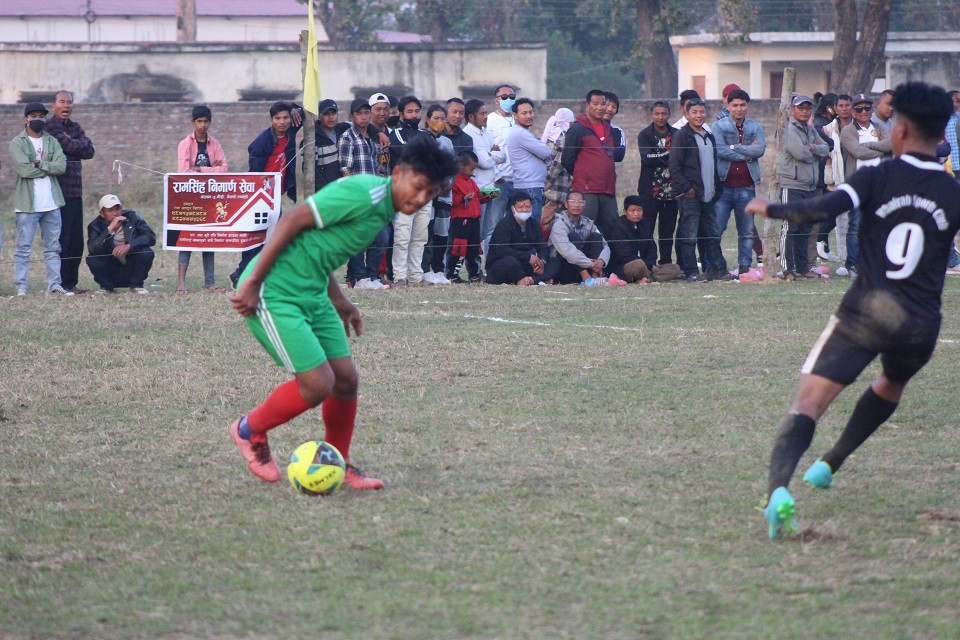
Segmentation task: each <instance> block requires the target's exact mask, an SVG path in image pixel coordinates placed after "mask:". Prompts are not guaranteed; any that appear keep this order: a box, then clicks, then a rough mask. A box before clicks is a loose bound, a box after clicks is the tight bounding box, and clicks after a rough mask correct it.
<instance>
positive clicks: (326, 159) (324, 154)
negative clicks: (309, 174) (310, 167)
mask: <svg viewBox="0 0 960 640" xmlns="http://www.w3.org/2000/svg"><path fill="white" fill-rule="evenodd" d="M339 111H340V109H339V108H338V107H337V103H336V102H335V101H334V100H331V99H329V98H327V99H326V100H321V101H320V105H319V106H318V107H317V113H318V114H320V117H319V118H317V127H316V129H315V133H314V143H315V146H316V152H317V155H316V159H315V160H316V168H315V169H314V174H313V176H314V178H313V179H314V183H313V185H314V191H320V189H323V188H324V187H325V186H327V185H328V184H330V183H331V182H333V181H334V180H337V179H339V178H340V176H342V175H343V174H342V173H340V157H339V156H338V155H337V142H338V141H339V140H340V134H341V133H343V130H344V129H346V126H347V125H346V124H345V123H344V126H343V128H341V127H338V126H337V125H338V124H339V120H340V113H339Z"/></svg>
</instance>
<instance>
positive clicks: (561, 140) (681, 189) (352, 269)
mask: <svg viewBox="0 0 960 640" xmlns="http://www.w3.org/2000/svg"><path fill="white" fill-rule="evenodd" d="M722 96H723V103H724V107H723V109H722V110H721V111H720V112H719V113H718V114H717V115H716V117H715V119H714V121H713V122H712V123H711V124H708V123H707V122H706V119H707V112H706V104H705V102H704V100H703V99H702V98H701V97H700V96H699V94H697V92H696V91H694V90H692V89H687V90H684V91H682V92H681V93H680V95H679V102H678V104H677V109H678V112H679V113H678V114H673V113H672V106H673V105H672V101H668V100H657V101H655V102H654V103H653V105H652V107H651V108H650V119H651V122H650V125H649V126H647V127H646V128H644V129H643V130H642V131H639V132H638V133H637V137H636V140H637V146H638V151H639V155H640V158H641V170H640V175H639V177H638V180H637V193H636V195H631V196H629V197H627V198H626V199H625V200H624V201H623V202H622V203H620V202H618V201H617V199H616V194H617V178H618V175H617V173H618V172H617V163H620V162H622V161H623V159H624V157H625V155H626V149H627V136H626V134H625V133H624V131H623V130H622V129H621V128H620V127H618V126H616V125H614V124H613V120H614V118H616V116H617V114H618V112H619V110H620V101H619V98H618V97H617V96H616V94H614V93H612V92H609V91H602V90H599V89H594V90H591V91H589V92H588V93H587V94H586V97H585V99H584V102H583V104H582V106H581V105H576V107H577V108H575V109H570V108H561V109H559V110H557V111H556V113H555V114H554V115H553V116H551V117H550V119H549V120H548V121H547V123H546V126H545V127H544V129H543V131H542V132H537V131H534V130H533V123H534V116H535V113H536V104H535V103H534V102H533V101H532V100H530V99H529V98H524V97H518V96H517V92H516V90H515V89H514V88H513V87H512V86H510V85H509V84H504V85H501V86H499V87H497V88H496V90H495V92H494V95H493V96H492V99H491V104H490V106H488V105H487V104H486V103H485V102H483V101H481V100H468V101H466V102H465V101H464V100H462V99H461V98H458V97H453V98H450V99H449V100H447V101H446V102H445V103H443V104H440V103H437V104H430V105H426V107H425V106H424V104H423V103H422V102H421V101H420V100H419V99H418V98H417V97H415V96H404V97H402V98H399V99H398V98H396V97H393V96H389V95H386V94H385V93H375V94H373V95H372V96H370V98H369V99H366V98H360V99H356V100H354V101H353V102H352V103H351V104H350V105H349V113H348V117H347V118H345V119H341V111H340V105H338V104H337V103H336V102H335V101H334V100H329V99H326V100H323V101H321V102H320V103H319V105H318V114H319V115H318V117H317V120H316V128H315V139H314V145H313V147H312V153H311V155H312V157H313V159H314V171H315V173H314V176H315V182H314V185H313V187H314V188H315V189H316V190H319V189H322V188H323V187H324V186H325V185H327V184H329V183H330V182H332V181H334V180H337V179H339V178H340V177H343V176H349V175H353V174H356V173H369V174H374V175H378V176H387V175H389V173H390V171H391V169H392V167H393V166H395V165H396V163H397V161H398V159H399V157H400V155H401V153H402V152H403V148H404V145H406V144H407V143H408V142H409V141H410V140H411V139H413V138H414V137H417V136H427V137H429V139H430V140H432V141H433V142H434V143H435V144H436V145H437V146H438V148H440V149H445V150H447V151H450V152H452V153H453V154H455V155H456V156H457V157H458V159H459V161H460V166H461V171H460V174H459V175H458V176H457V179H456V181H455V183H454V184H453V187H452V189H451V190H450V191H448V192H446V193H442V194H440V195H439V196H438V197H437V198H435V199H434V200H433V202H431V203H429V204H428V205H426V206H425V207H424V208H423V209H422V210H421V211H419V212H417V213H416V214H415V215H413V216H397V218H396V220H395V221H394V223H393V224H392V225H388V226H387V227H385V228H384V229H383V231H382V232H381V234H379V235H378V236H377V238H376V239H375V240H374V241H373V243H372V244H371V245H370V247H368V248H367V249H366V250H365V251H364V252H363V253H361V254H358V255H357V256H355V257H354V258H353V259H351V260H350V262H349V264H348V266H347V275H346V284H347V286H349V287H354V288H358V289H378V290H385V289H390V288H402V287H405V286H410V285H418V284H432V285H449V284H461V283H478V282H487V283H490V284H516V285H532V284H569V283H580V284H593V283H599V282H606V281H607V277H609V278H610V280H611V281H613V282H617V283H620V282H622V281H626V282H631V283H646V282H651V281H664V280H671V279H682V280H685V281H687V282H697V281H701V280H730V279H738V278H739V279H741V280H743V279H744V278H745V276H748V275H749V274H751V272H752V271H754V270H755V267H762V266H764V262H763V259H764V247H763V246H762V244H761V242H760V238H759V236H758V234H757V231H756V229H755V226H754V222H753V218H752V217H751V216H749V215H747V214H746V212H745V207H746V204H747V202H749V201H750V200H751V199H752V198H753V197H754V196H755V195H756V190H757V187H758V186H759V185H760V184H761V172H760V163H759V160H760V158H761V157H763V156H764V155H765V153H766V152H767V143H766V137H767V136H766V132H765V131H764V128H763V126H762V124H761V123H760V122H759V121H757V120H755V119H751V118H750V117H749V111H750V106H749V105H750V96H749V95H748V94H747V92H746V91H744V90H742V89H741V88H740V87H739V86H737V85H736V84H729V85H727V86H726V87H724V89H723V92H722ZM891 96H892V92H891V91H884V92H883V93H881V94H880V95H879V96H877V97H873V96H870V95H866V94H862V93H860V94H856V95H853V96H851V95H848V94H834V93H827V94H824V95H821V94H817V95H816V96H814V97H810V96H807V95H803V94H795V95H793V97H792V100H791V104H790V109H789V120H788V122H787V126H786V131H785V135H784V144H783V148H782V151H781V152H780V154H779V156H778V157H777V158H775V159H773V160H774V165H775V167H776V180H777V183H778V185H779V187H780V189H781V193H780V194H779V196H780V198H781V199H782V201H783V202H791V201H795V200H800V199H806V198H812V197H815V196H816V195H819V194H821V193H823V192H824V191H828V190H835V189H837V188H839V187H840V185H842V184H843V183H844V181H846V180H847V179H849V177H850V175H851V174H852V173H853V172H854V171H856V170H857V169H859V168H860V167H863V166H869V165H871V164H876V163H879V162H882V161H883V160H884V159H887V158H889V157H890V156H891V145H890V131H891V128H892V125H893V119H894V118H895V117H896V114H895V113H894V112H893V108H892V106H891ZM951 96H952V98H953V101H954V107H955V113H954V115H953V118H952V119H951V120H950V123H949V125H948V127H947V130H946V131H945V132H944V142H943V144H942V145H941V148H940V149H938V152H940V153H941V156H942V157H941V158H940V160H941V162H943V163H945V165H946V169H947V170H948V171H950V172H951V173H952V168H953V167H957V166H958V165H960V149H958V144H957V140H958V137H960V91H953V92H951ZM72 109H73V95H72V94H71V93H70V92H69V91H60V92H58V93H57V94H56V97H55V100H54V102H53V105H52V111H53V113H52V114H50V111H48V110H47V108H46V107H45V106H44V105H43V104H41V103H30V104H28V105H26V107H25V109H24V118H23V129H24V130H23V132H22V133H20V134H19V135H18V136H17V137H16V138H14V140H13V141H12V142H11V143H10V156H11V159H12V161H13V165H14V169H15V171H16V173H17V184H16V187H15V190H14V207H15V215H16V226H17V234H16V251H15V257H14V286H15V287H16V294H17V295H26V294H27V292H28V284H27V273H28V269H29V262H30V254H31V248H32V244H33V240H34V237H35V235H36V230H37V228H38V227H39V229H40V233H41V239H42V245H43V260H44V265H45V270H46V280H47V293H48V294H56V295H75V294H78V293H83V292H84V290H83V289H81V288H79V287H78V281H79V280H78V270H79V265H80V261H81V260H82V256H83V244H84V242H83V231H82V226H83V205H82V202H83V200H82V199H83V191H82V180H81V168H82V164H81V163H82V161H83V160H87V159H90V158H92V157H93V155H94V146H93V143H92V142H91V140H90V139H89V138H88V137H87V136H86V134H85V133H84V131H83V128H82V127H81V126H80V125H79V124H78V123H77V122H75V121H73V120H71V117H70V116H71V113H72ZM578 112H579V113H578ZM48 115H49V117H48ZM673 115H678V116H679V117H678V119H676V120H675V121H674V122H673V124H670V120H671V117H672V116H673ZM305 117H307V114H306V113H305V111H304V109H303V108H302V107H301V106H300V105H297V104H295V103H292V102H277V103H274V104H273V105H272V106H271V107H270V109H269V118H270V126H269V127H268V128H266V129H264V130H263V131H262V132H261V133H260V134H259V135H257V136H256V137H255V138H254V139H253V141H252V142H251V143H250V145H249V147H248V162H247V167H246V168H247V169H248V170H249V171H252V172H277V173H279V174H281V181H282V185H281V191H282V193H283V194H284V204H285V206H289V205H290V204H292V203H293V202H295V201H296V193H297V188H296V186H297V185H296V179H297V176H296V173H297V172H296V170H295V167H296V163H295V162H294V160H295V158H296V156H297V153H298V146H299V145H298V142H297V133H298V131H299V130H300V128H301V127H302V126H303V120H304V118H305ZM212 121H213V113H212V111H211V110H210V108H209V107H207V106H205V105H197V106H196V107H194V109H193V111H192V114H191V124H192V131H190V133H189V134H188V135H187V136H186V137H185V138H184V139H183V140H182V141H181V142H180V144H179V146H178V148H177V171H179V172H192V171H195V172H201V173H203V172H226V171H228V170H229V168H230V166H231V164H230V163H229V161H228V159H227V157H226V155H225V153H224V150H223V147H222V145H221V144H220V143H219V142H218V141H217V139H216V138H215V137H214V136H213V135H212V134H211V132H210V129H211V125H212ZM307 148H308V149H310V147H309V145H308V146H307ZM234 168H235V170H236V167H235V163H234ZM621 205H622V206H621ZM731 214H733V219H734V223H735V225H736V241H735V242H736V256H737V258H736V268H729V267H728V264H727V261H726V258H725V256H724V252H723V250H722V247H721V239H722V238H723V237H724V234H725V232H726V229H727V227H728V225H729V221H730V217H731ZM859 222H860V212H859V210H858V209H854V210H852V211H849V212H847V213H844V214H843V215H841V216H839V217H837V218H836V219H835V220H830V221H828V222H824V223H821V224H820V225H819V227H817V226H813V227H811V226H809V225H790V224H788V223H786V222H784V223H783V226H782V230H781V234H780V242H779V246H777V247H775V248H772V249H771V248H768V250H769V251H768V255H769V253H770V252H772V253H774V254H775V258H773V259H770V260H768V261H767V265H766V266H767V268H774V269H776V270H777V274H778V275H779V276H780V277H782V278H784V279H787V280H800V279H803V280H806V279H820V278H824V277H828V275H831V274H832V273H835V274H836V275H839V276H850V277H856V275H857V268H858V258H859V255H858V254H859V243H858V230H859ZM831 231H834V234H835V244H834V246H833V248H831V243H830V232H831ZM2 242H3V236H2V231H0V246H2ZM155 242H156V234H155V233H154V232H153V230H152V229H150V227H149V225H147V223H146V222H145V221H144V220H143V219H142V218H141V217H140V216H138V215H137V214H136V212H135V211H132V210H129V209H123V208H122V205H121V203H120V200H119V198H117V196H115V195H112V194H107V195H104V196H103V197H102V198H101V199H100V207H99V212H98V214H97V215H96V216H95V217H94V218H93V220H92V222H90V223H89V225H88V227H87V243H86V244H87V248H88V257H87V260H86V262H87V264H88V266H89V268H90V270H91V273H92V275H93V277H94V280H95V282H96V283H97V284H98V285H99V287H100V291H101V292H112V291H114V290H115V289H117V288H118V287H129V288H130V289H132V290H134V291H137V292H139V293H147V291H146V290H145V289H144V288H143V286H144V285H143V283H144V281H145V279H146V277H147V274H148V272H149V269H150V267H151V265H152V262H153V251H152V249H151V247H152V246H153V245H154V244H155ZM258 250H259V249H252V250H248V251H244V252H242V254H241V257H240V262H239V265H238V266H237V269H236V270H235V271H234V272H233V273H232V274H231V275H230V280H231V282H232V283H233V284H234V285H235V284H236V281H237V278H238V277H239V275H240V274H241V273H242V271H243V269H244V268H245V266H246V265H247V264H248V263H249V261H250V260H251V259H252V258H253V257H254V256H255V255H256V253H257V251H258ZM191 253H192V252H190V251H181V252H180V253H179V257H178V274H177V275H178V279H177V289H176V291H177V293H186V292H187V287H186V273H187V269H188V266H189V263H190V256H191ZM674 254H675V255H676V263H675V264H674V262H673V259H674ZM202 259H203V267H204V274H203V275H204V279H203V282H204V287H205V288H207V289H210V290H215V291H223V290H225V289H224V288H223V287H220V286H219V285H218V284H217V283H216V277H215V272H214V254H213V253H212V252H202ZM830 262H834V263H838V264H836V265H835V270H834V271H832V272H831V270H830V269H828V268H827V267H826V265H828V264H829V263H830ZM950 270H951V271H952V272H960V256H958V255H957V254H956V252H954V254H953V255H952V256H951V261H950Z"/></svg>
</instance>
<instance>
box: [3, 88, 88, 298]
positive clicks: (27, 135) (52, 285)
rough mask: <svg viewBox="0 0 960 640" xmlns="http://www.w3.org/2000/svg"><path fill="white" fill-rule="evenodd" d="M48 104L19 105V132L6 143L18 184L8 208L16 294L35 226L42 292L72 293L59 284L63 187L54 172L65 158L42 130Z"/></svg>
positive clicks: (23, 288) (21, 288)
mask: <svg viewBox="0 0 960 640" xmlns="http://www.w3.org/2000/svg"><path fill="white" fill-rule="evenodd" d="M47 113H48V111H47V109H46V108H45V107H44V106H43V105H42V104H40V103H39V102H31V103H29V104H27V106H26V107H24V109H23V131H21V132H20V134H19V135H17V137H16V138H14V139H13V140H12V141H11V142H10V156H11V157H12V158H13V169H14V171H16V172H17V186H16V188H15V189H14V192H13V210H14V211H15V212H16V218H17V250H16V252H15V253H14V256H13V282H14V285H16V287H17V295H18V296H24V295H27V271H28V270H29V268H30V251H31V247H32V246H33V239H34V237H35V236H36V234H37V227H38V226H39V227H40V238H41V240H42V241H43V262H44V265H45V267H46V272H47V293H48V294H60V295H73V292H72V291H67V290H66V289H64V288H63V286H62V285H61V276H60V225H61V223H60V207H61V206H63V202H64V201H63V192H62V191H61V190H60V183H59V182H58V181H57V176H60V175H63V172H64V171H66V168H67V157H66V156H65V155H64V153H63V148H61V146H60V143H59V142H57V139H56V138H54V137H53V136H51V135H50V134H49V133H47V132H46V131H44V128H45V127H46V124H47V123H46V120H44V116H46V115H47Z"/></svg>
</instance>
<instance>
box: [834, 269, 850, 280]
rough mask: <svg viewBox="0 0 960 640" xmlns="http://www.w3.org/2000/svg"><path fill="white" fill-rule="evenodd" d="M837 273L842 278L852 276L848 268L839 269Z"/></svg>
mask: <svg viewBox="0 0 960 640" xmlns="http://www.w3.org/2000/svg"><path fill="white" fill-rule="evenodd" d="M836 273H837V275H838V276H840V277H841V278H846V277H847V276H848V275H850V271H848V270H847V268H846V267H837V272H836Z"/></svg>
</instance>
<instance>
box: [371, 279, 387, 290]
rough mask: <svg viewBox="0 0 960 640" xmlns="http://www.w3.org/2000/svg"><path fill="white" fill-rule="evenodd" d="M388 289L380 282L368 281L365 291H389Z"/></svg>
mask: <svg viewBox="0 0 960 640" xmlns="http://www.w3.org/2000/svg"><path fill="white" fill-rule="evenodd" d="M389 288H390V287H389V286H387V285H385V284H383V283H382V282H381V281H380V280H370V284H368V285H367V289H389Z"/></svg>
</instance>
